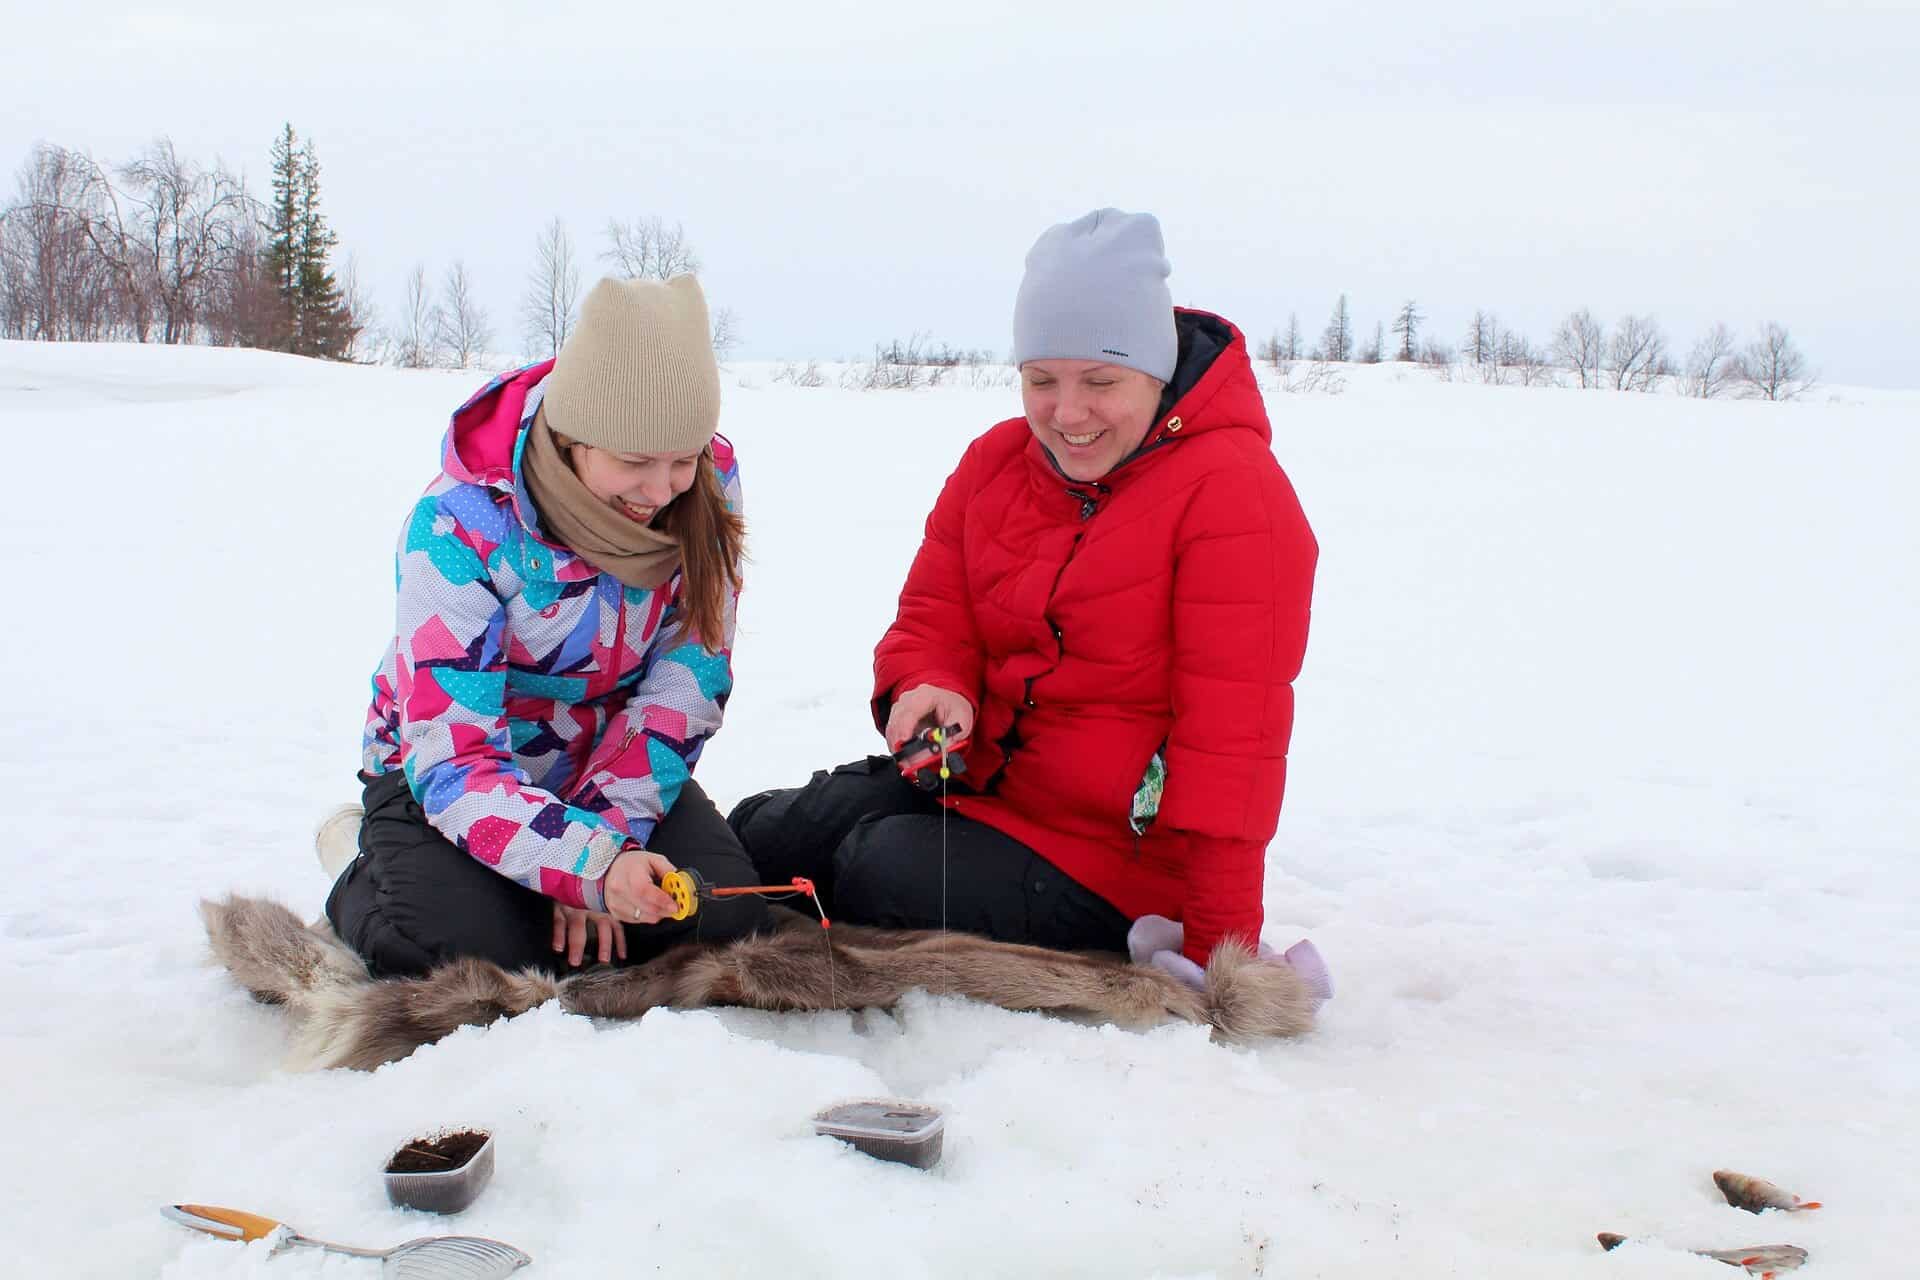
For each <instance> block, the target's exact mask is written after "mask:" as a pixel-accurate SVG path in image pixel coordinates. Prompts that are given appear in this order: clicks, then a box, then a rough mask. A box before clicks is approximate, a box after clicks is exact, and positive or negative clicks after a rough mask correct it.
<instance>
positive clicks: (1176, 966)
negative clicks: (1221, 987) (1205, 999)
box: [1153, 947, 1207, 992]
mask: <svg viewBox="0 0 1920 1280" xmlns="http://www.w3.org/2000/svg"><path fill="white" fill-rule="evenodd" d="M1153 967H1154V968H1156V969H1158V970H1159V971H1160V972H1162V973H1165V974H1170V975H1172V976H1173V977H1176V978H1178V979H1180V981H1182V982H1184V983H1186V984H1187V985H1188V986H1190V987H1192V988H1193V989H1194V990H1195V991H1200V992H1205V991H1206V989H1207V975H1206V971H1205V970H1203V969H1201V967H1200V966H1199V965H1197V964H1195V963H1194V962H1193V961H1191V960H1189V959H1187V958H1186V957H1185V956H1183V955H1181V954H1180V948H1178V947H1175V948H1173V949H1172V950H1170V951H1156V952H1154V953H1153Z"/></svg>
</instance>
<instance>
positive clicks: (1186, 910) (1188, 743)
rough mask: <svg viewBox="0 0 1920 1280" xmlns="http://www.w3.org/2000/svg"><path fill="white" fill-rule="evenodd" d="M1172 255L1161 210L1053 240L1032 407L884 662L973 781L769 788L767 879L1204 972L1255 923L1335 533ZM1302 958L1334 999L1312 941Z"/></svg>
mask: <svg viewBox="0 0 1920 1280" xmlns="http://www.w3.org/2000/svg"><path fill="white" fill-rule="evenodd" d="M1168 274H1169V267H1168V264H1167V259H1166V256H1165V251H1164V249H1163V248H1162V242H1161V235H1160V226H1159V223H1158V222H1157V221H1156V220H1155V219H1154V218H1153V217H1152V216H1151V215H1147V214H1126V213H1121V212H1120V211H1118V210H1115V209H1102V210H1099V211H1097V212H1094V213H1091V214H1088V215H1087V216H1085V217H1083V218H1080V219H1078V220H1076V221H1074V222H1070V223H1065V224H1063V225H1060V226H1056V227H1053V228H1051V229H1050V230H1048V231H1047V232H1046V233H1045V234H1044V235H1042V236H1041V237H1040V239H1039V240H1038V242H1036V243H1035V245H1034V246H1033V249H1032V251H1031V252H1030V253H1029V254H1028V255H1027V263H1026V275H1025V277H1024V279H1023V280H1022V282H1021V285H1020V292H1019V296H1018V298H1017V300H1016V302H1015V305H1014V362H1015V364H1016V365H1018V366H1019V370H1020V380H1021V396H1022V402H1023V406H1024V408H1025V415H1024V417H1018V418H1012V419H1009V420H1007V421H1005V422H1002V423H1000V424H999V425H998V426H996V427H994V428H993V429H991V430H990V431H988V432H987V433H986V434H985V435H983V436H981V437H980V438H979V439H977V440H975V441H974V442H973V444H972V446H971V447H970V448H969V449H968V450H967V452H966V454H965V456H964V457H962V458H961V460H960V465H959V467H958V468H957V469H956V470H955V471H954V472H953V474H952V476H951V477H949V479H948V480H947V483H946V487H945V489H944V490H943V491H942V492H941V494H940V497H939V500H938V501H937V502H936V503H935V504H934V508H933V512H932V514H931V515H930V516H929V517H928V520H927V525H926V535H925V539H924V541H923V542H922V543H921V546H920V550H919V554H918V555H917V557H916V558H915V560H914V563H913V567H912V569H911V571H910V572H909V573H908V576H907V581H906V586H905V588H904V589H903V590H902V591H901V593H900V607H899V614H898V617H897V618H896V620H895V622H894V624H893V626H892V627H891V628H890V629H889V630H888V631H887V633H886V635H885V636H884V637H883V638H882V639H881V641H880V644H879V647H878V649H877V651H876V653H875V656H874V693H873V711H874V721H875V724H876V725H877V726H878V727H879V728H880V729H881V731H882V732H883V733H884V735H885V737H886V741H887V745H888V747H889V748H892V749H895V750H898V749H900V748H902V747H903V745H906V744H908V743H909V742H910V740H914V739H916V736H917V735H918V733H919V732H920V731H922V730H923V729H924V728H925V727H927V726H929V725H938V726H957V733H956V734H954V735H953V737H952V739H950V740H949V743H948V747H949V749H950V750H951V749H953V748H954V743H955V741H956V740H964V741H965V745H964V746H963V747H960V748H959V754H960V756H961V758H962V760H963V761H964V765H965V772H964V773H962V774H955V775H953V777H952V779H951V780H950V781H947V782H946V783H944V784H942V785H939V786H938V787H937V788H936V789H935V790H934V791H932V792H928V791H926V790H922V789H917V788H916V787H915V785H913V784H912V783H910V782H908V781H906V780H904V779H903V777H902V775H901V771H900V770H898V769H896V768H895V767H894V766H895V761H894V760H893V759H891V758H889V757H888V756H875V757H872V758H870V759H867V760H863V761H858V762H856V763H853V764H850V765H843V766H841V767H840V768H838V769H835V770H833V771H831V772H830V773H821V774H816V775H815V776H814V780H813V782H812V783H810V784H809V785H808V786H806V787H803V788H800V789H797V790H789V791H776V792H768V793H765V794H762V795H759V796H754V797H751V798H749V799H748V800H746V801H743V802H742V803H741V804H740V806H739V807H737V808H736V809H735V810H734V812H733V813H732V815H731V816H730V818H729V821H730V822H731V823H732V824H733V826H734V829H735V830H736V831H738V832H739V833H740V836H741V838H742V841H743V842H744V843H745V845H746V847H747V851H748V853H749V854H751V855H752V857H753V859H754V862H755V863H756V865H757V866H758V867H759V868H760V871H761V873H762V875H763V876H766V877H777V878H782V879H784V878H785V877H788V876H792V875H805V876H809V877H811V878H812V879H813V880H814V881H815V883H816V884H817V885H819V886H821V887H822V888H823V890H825V891H826V892H827V893H828V894H829V895H830V899H831V900H830V902H829V903H828V911H829V913H830V914H831V915H833V916H834V917H835V918H836V919H846V920H849V921H865V922H870V923H874V924H882V925H893V926H903V927H913V928H941V927H951V928H955V929H963V930H969V931H972V932H977V933H983V934H987V935H989V936H992V937H996V938H1001V939H1006V940H1010V941H1018V942H1030V943H1036V944H1039V945H1042V946H1050V947H1062V948H1088V949H1107V950H1114V951H1121V950H1127V949H1128V947H1129V935H1130V933H1131V935H1132V936H1131V941H1132V944H1133V945H1132V949H1133V951H1134V953H1135V955H1136V958H1139V959H1143V960H1144V959H1148V958H1151V959H1152V961H1153V962H1154V963H1156V964H1158V965H1160V966H1161V967H1163V968H1166V969H1168V970H1169V971H1170V972H1174V973H1176V974H1177V975H1179V976H1181V977H1183V978H1185V979H1187V980H1188V981H1191V982H1196V983H1197V982H1198V981H1199V980H1200V977H1201V970H1200V968H1199V966H1201V965H1204V964H1206V962H1207V960H1208V958H1209V956H1211V954H1212V953H1213V951H1214V949H1215V948H1216V947H1218V946H1220V945H1221V944H1222V943H1224V942H1227V941H1228V940H1233V941H1236V942H1238V943H1240V944H1242V945H1244V946H1246V947H1248V948H1253V947H1255V946H1256V945H1257V944H1258V939H1259V935H1260V929H1261V924H1262V918H1263V908H1262V894H1261V887H1262V880H1263V876H1264V872H1265V866H1266V847H1267V842H1268V841H1269V840H1271V839H1272V837H1273V834H1274V830H1275V826H1276V824H1277V822H1278V819H1279V814H1280V800H1281V793H1282V790H1283V788H1284V785H1285V779H1286V758H1287V742H1288V738H1289V735H1290V733H1291V730H1292V725H1293V684H1292V682H1293V679H1294V677H1295V676H1296V675H1297V674H1298V672H1299V670H1300V663H1301V657H1302V654H1303V652H1304V650H1305V647H1306V641H1307V615H1308V604H1309V598H1310V596H1311V594H1312V585H1313V570H1314V562H1315V559H1316V556H1317V554H1318V553H1317V548H1316V546H1315V543H1314V538H1313V534H1312V531H1311V530H1310V529H1309V528H1308V526H1307V521H1306V518H1305V516H1303V515H1302V514H1301V511H1300V504H1299V502H1298V500H1297V499H1296V498H1295V497H1294V492H1293V488H1292V486H1291V485H1290V484H1289V483H1288V481H1287V477H1286V475H1285V474H1284V473H1283V472H1282V471H1281V469H1280V466H1279V464H1278V463H1277V462H1275V460H1274V456H1273V452H1272V449H1271V442H1272V433H1271V431H1270V429H1269V427H1268V424H1267V414H1266V409H1265V406H1264V405H1263V403H1262V402H1261V398H1260V392H1259V388H1258V386H1257V384H1256V383H1255V380H1254V376H1253V369H1252V366H1251V364H1250V363H1249V361H1248V359H1247V348H1246V341H1245V339H1244V338H1243V337H1242V336H1241V334H1240V331H1239V330H1238V329H1236V328H1234V326H1233V325H1231V324H1229V323H1228V322H1227V321H1225V320H1223V319H1221V318H1220V317H1219V316H1216V315H1211V314H1208V313H1207V312H1204V311H1191V310H1184V309H1180V310H1176V309H1175V307H1174V306H1173V303H1172V299H1171V296H1170V294H1169V292H1168V287H1167V276H1168ZM927 763H928V761H927V760H926V759H914V758H909V759H908V760H907V761H906V766H907V769H908V771H910V772H918V766H921V765H924V764H927ZM934 763H937V761H936V762H934ZM943 808H944V809H945V813H944V814H943V813H942V809H943ZM1289 955H1290V959H1291V960H1293V961H1294V962H1296V968H1299V969H1301V970H1302V975H1303V977H1307V978H1309V986H1310V987H1311V988H1313V989H1316V990H1319V991H1320V992H1321V993H1322V994H1325V993H1327V992H1329V991H1330V987H1328V986H1327V984H1326V980H1325V972H1324V967H1323V966H1321V965H1320V964H1319V961H1318V956H1317V955H1316V954H1315V953H1314V952H1313V951H1312V948H1311V946H1310V945H1307V944H1303V945H1302V946H1301V947H1299V948H1296V949H1295V950H1294V951H1292V952H1291V953H1289ZM1309 971H1311V972H1309Z"/></svg>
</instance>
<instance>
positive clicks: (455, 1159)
mask: <svg viewBox="0 0 1920 1280" xmlns="http://www.w3.org/2000/svg"><path fill="white" fill-rule="evenodd" d="M486 1144H487V1135H486V1134H484V1133H481V1132H479V1131H478V1130H474V1129H462V1130H461V1131H460V1132H458V1133H446V1134H441V1135H440V1136H439V1137H436V1138H415V1139H414V1140H413V1141H412V1142H409V1143H408V1144H407V1145H406V1146H404V1147H402V1148H400V1149H399V1150H398V1151H396V1152H394V1153H393V1159H391V1160H389V1161H387V1172H388V1173H447V1172H450V1171H451V1170H454V1169H458V1168H460V1167H461V1166H462V1165H464V1164H466V1163H467V1161H469V1160H471V1159H473V1157H474V1156H475V1155H476V1154H477V1153H478V1152H479V1150H480V1148H481V1147H484V1146H485V1145H486Z"/></svg>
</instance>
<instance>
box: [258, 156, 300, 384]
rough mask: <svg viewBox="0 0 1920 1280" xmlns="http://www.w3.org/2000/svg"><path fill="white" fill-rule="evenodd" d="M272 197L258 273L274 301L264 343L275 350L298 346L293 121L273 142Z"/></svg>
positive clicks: (297, 183) (297, 211) (297, 167)
mask: <svg viewBox="0 0 1920 1280" xmlns="http://www.w3.org/2000/svg"><path fill="white" fill-rule="evenodd" d="M272 156H273V201H272V203H270V204H269V205H268V206H267V226H266V231H267V245H266V248H265V249H264V250H262V251H261V255H260V257H261V267H262V274H263V275H264V276H265V277H266V278H267V280H268V281H269V282H270V283H271V285H272V287H273V291H274V295H275V298H276V300H277V302H278V304H279V305H278V307H277V309H276V314H275V317H274V323H273V327H272V331H271V332H270V333H269V334H267V335H265V336H266V344H265V345H267V346H270V347H272V348H274V349H275V350H279V351H295V350H298V349H299V337H300V329H299V324H298V314H299V309H298V294H299V291H300V186H301V183H300V163H301V156H300V150H299V146H298V140H297V139H296V138H295V137H294V133H293V125H291V124H288V125H286V126H284V127H283V128H282V130H281V132H280V136H279V137H278V138H275V139H274V142H273V152H272Z"/></svg>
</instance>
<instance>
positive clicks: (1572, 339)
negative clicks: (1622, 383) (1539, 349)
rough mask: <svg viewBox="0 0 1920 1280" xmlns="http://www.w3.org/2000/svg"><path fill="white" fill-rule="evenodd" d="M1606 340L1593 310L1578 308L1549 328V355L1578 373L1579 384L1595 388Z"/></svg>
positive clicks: (1603, 330)
mask: <svg viewBox="0 0 1920 1280" xmlns="http://www.w3.org/2000/svg"><path fill="white" fill-rule="evenodd" d="M1606 340H1607V334H1606V329H1605V327H1604V326H1602V325H1601V323H1600V322H1599V321H1598V320H1595V319H1594V318H1593V312H1591V311H1589V310H1587V309H1586V308H1585V307H1582V308H1580V309H1579V310H1578V311H1576V312H1574V313H1573V314H1572V315H1570V316H1568V317H1567V318H1566V319H1565V320H1562V321H1561V322H1560V327H1559V328H1558V329H1555V330H1554V331H1553V354H1554V355H1555V356H1556V357H1557V358H1558V359H1559V360H1560V362H1561V363H1562V364H1564V365H1566V367H1567V368H1569V369H1571V370H1573V371H1574V373H1575V374H1576V375H1578V377H1579V379H1580V385H1581V386H1582V387H1597V386H1599V385H1600V356H1601V352H1602V350H1603V349H1604V347H1605V345H1606Z"/></svg>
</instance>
